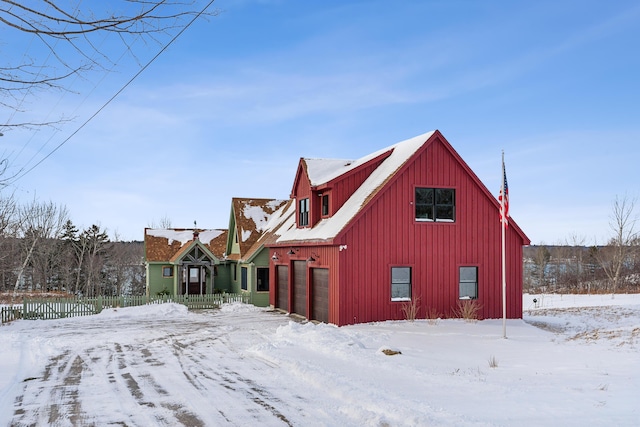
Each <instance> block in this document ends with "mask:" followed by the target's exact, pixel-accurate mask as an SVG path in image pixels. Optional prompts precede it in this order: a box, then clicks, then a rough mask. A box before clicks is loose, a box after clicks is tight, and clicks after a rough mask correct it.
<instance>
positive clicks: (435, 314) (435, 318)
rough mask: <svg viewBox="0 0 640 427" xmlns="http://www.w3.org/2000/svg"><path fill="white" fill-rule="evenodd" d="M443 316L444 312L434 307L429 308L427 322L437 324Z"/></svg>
mask: <svg viewBox="0 0 640 427" xmlns="http://www.w3.org/2000/svg"><path fill="white" fill-rule="evenodd" d="M441 317H442V314H440V312H439V311H438V310H436V309H435V308H434V307H429V308H427V322H428V323H429V324H430V325H437V324H438V322H439V321H440V318H441Z"/></svg>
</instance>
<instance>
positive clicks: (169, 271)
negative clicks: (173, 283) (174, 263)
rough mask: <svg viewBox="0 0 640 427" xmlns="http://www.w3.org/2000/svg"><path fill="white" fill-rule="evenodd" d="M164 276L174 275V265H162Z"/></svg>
mask: <svg viewBox="0 0 640 427" xmlns="http://www.w3.org/2000/svg"><path fill="white" fill-rule="evenodd" d="M162 277H173V267H162Z"/></svg>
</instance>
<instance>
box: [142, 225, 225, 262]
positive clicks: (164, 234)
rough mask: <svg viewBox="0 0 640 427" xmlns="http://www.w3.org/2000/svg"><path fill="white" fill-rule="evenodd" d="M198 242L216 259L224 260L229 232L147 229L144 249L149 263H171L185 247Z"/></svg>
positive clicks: (220, 230) (190, 229) (216, 230)
mask: <svg viewBox="0 0 640 427" xmlns="http://www.w3.org/2000/svg"><path fill="white" fill-rule="evenodd" d="M196 231H197V232H198V236H197V237H198V240H199V241H200V243H202V245H204V246H205V247H206V248H207V249H208V250H209V251H210V252H211V253H212V254H213V255H214V256H215V257H216V258H222V257H223V254H224V252H225V247H226V243H227V230H222V229H208V230H207V229H201V228H199V229H194V228H161V229H158V228H145V230H144V247H145V258H146V260H147V261H148V262H169V261H170V260H171V259H172V258H174V257H175V255H176V254H177V253H178V252H180V251H181V250H182V249H183V248H184V247H187V246H189V245H190V244H191V243H192V242H193V240H194V232H196Z"/></svg>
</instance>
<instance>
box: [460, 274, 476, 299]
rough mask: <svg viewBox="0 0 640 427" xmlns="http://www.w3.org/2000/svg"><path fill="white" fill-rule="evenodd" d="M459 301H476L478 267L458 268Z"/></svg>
mask: <svg viewBox="0 0 640 427" xmlns="http://www.w3.org/2000/svg"><path fill="white" fill-rule="evenodd" d="M459 288H460V299H478V267H460V286H459Z"/></svg>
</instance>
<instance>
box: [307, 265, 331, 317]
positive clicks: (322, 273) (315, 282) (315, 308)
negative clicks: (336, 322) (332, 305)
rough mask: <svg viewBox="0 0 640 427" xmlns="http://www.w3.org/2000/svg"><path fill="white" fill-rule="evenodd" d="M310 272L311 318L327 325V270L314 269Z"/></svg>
mask: <svg viewBox="0 0 640 427" xmlns="http://www.w3.org/2000/svg"><path fill="white" fill-rule="evenodd" d="M311 272H312V273H311V279H312V283H311V287H312V288H311V292H312V305H311V312H312V313H311V317H312V319H314V320H318V321H320V322H325V323H329V269H327V268H314V269H313V270H311Z"/></svg>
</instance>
